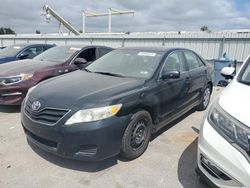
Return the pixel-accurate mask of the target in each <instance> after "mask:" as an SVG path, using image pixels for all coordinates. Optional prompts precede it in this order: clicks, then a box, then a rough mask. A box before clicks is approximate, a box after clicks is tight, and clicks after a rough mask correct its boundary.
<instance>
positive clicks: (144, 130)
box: [120, 111, 152, 160]
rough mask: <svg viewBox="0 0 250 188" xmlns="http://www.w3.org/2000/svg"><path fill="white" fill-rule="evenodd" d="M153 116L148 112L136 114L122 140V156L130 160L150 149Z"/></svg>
mask: <svg viewBox="0 0 250 188" xmlns="http://www.w3.org/2000/svg"><path fill="white" fill-rule="evenodd" d="M151 125H152V120H151V116H150V114H149V113H148V112H146V111H139V112H137V113H135V114H134V115H133V117H132V119H131V121H130V123H129V125H128V127H127V128H126V130H125V133H124V135H123V138H122V148H121V153H120V155H121V156H122V157H123V158H126V159H128V160H132V159H135V158H137V157H139V156H140V155H142V154H143V153H144V151H145V150H146V149H147V147H148V143H149V140H150V136H151Z"/></svg>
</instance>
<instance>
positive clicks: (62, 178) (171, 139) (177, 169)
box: [0, 88, 222, 188]
mask: <svg viewBox="0 0 250 188" xmlns="http://www.w3.org/2000/svg"><path fill="white" fill-rule="evenodd" d="M221 90H222V89H221V88H214V92H213V95H212V100H214V98H215V97H216V96H218V94H219V93H220V92H221ZM203 115H204V112H197V111H191V112H189V113H187V114H186V115H185V116H184V117H182V118H180V119H178V120H177V121H175V122H174V123H172V124H171V125H168V126H166V127H165V128H164V129H162V130H161V131H160V132H158V133H157V134H156V135H154V136H153V138H152V141H151V142H150V144H149V147H148V149H147V151H146V152H145V153H144V154H143V155H142V156H141V157H139V158H138V159H135V160H133V161H123V160H122V159H120V158H119V157H114V158H111V159H107V160H105V161H101V162H96V163H90V162H81V161H73V160H68V159H62V158H58V157H56V156H53V155H51V154H48V153H45V152H43V151H41V150H40V149H38V148H36V147H35V146H32V145H29V144H28V143H27V140H26V137H25V135H24V133H23V130H22V127H21V124H20V109H19V108H18V107H0V159H1V160H0V187H3V188H4V187H116V188H120V187H170V188H176V187H185V188H205V187H207V186H206V185H204V184H201V183H199V181H198V179H197V177H196V174H195V171H194V167H195V163H196V149H197V136H198V132H199V128H200V124H201V122H202V118H203Z"/></svg>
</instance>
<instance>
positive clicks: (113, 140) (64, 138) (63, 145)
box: [21, 111, 131, 161]
mask: <svg viewBox="0 0 250 188" xmlns="http://www.w3.org/2000/svg"><path fill="white" fill-rule="evenodd" d="M69 116H70V114H69V115H67V116H66V117H64V118H63V119H62V120H60V121H59V122H58V123H57V124H56V125H54V126H48V125H43V124H40V123H37V122H34V121H32V120H31V119H30V118H29V117H27V115H25V113H24V112H23V111H22V113H21V122H22V125H23V128H24V131H25V133H26V135H27V139H28V140H29V141H30V142H32V143H33V144H35V145H37V146H38V147H39V148H41V149H42V150H45V151H47V152H50V153H52V154H54V155H58V156H60V157H64V158H71V159H77V160H85V161H89V160H91V161H98V160H103V159H106V158H109V157H112V156H115V155H117V154H118V153H120V148H121V143H122V136H123V133H124V131H125V128H126V126H127V125H128V123H129V121H130V118H131V116H130V115H127V116H123V117H111V118H108V119H105V120H101V121H96V122H89V123H79V124H75V125H72V126H70V127H66V126H64V123H65V122H66V120H67V119H68V118H69Z"/></svg>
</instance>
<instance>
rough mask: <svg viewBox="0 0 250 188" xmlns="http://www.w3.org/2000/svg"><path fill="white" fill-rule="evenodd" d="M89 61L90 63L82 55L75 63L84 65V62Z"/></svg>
mask: <svg viewBox="0 0 250 188" xmlns="http://www.w3.org/2000/svg"><path fill="white" fill-rule="evenodd" d="M87 63H88V62H87V60H86V59H84V58H81V57H78V58H76V59H75V61H74V64H75V65H84V64H87Z"/></svg>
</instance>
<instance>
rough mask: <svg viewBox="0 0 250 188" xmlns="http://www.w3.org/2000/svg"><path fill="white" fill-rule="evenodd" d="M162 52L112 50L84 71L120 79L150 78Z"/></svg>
mask: <svg viewBox="0 0 250 188" xmlns="http://www.w3.org/2000/svg"><path fill="white" fill-rule="evenodd" d="M163 54H164V53H163V52H152V51H143V50H142V51H139V50H114V51H112V52H110V53H108V54H106V55H104V56H103V57H101V58H100V59H98V60H96V61H94V62H93V63H92V64H91V65H89V66H88V67H87V68H86V70H87V71H90V72H95V73H99V74H107V75H111V76H112V75H113V76H121V77H135V78H143V79H148V78H150V77H151V76H152V75H153V73H154V72H155V70H156V68H157V66H158V65H159V62H160V60H161V59H162V56H163Z"/></svg>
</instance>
